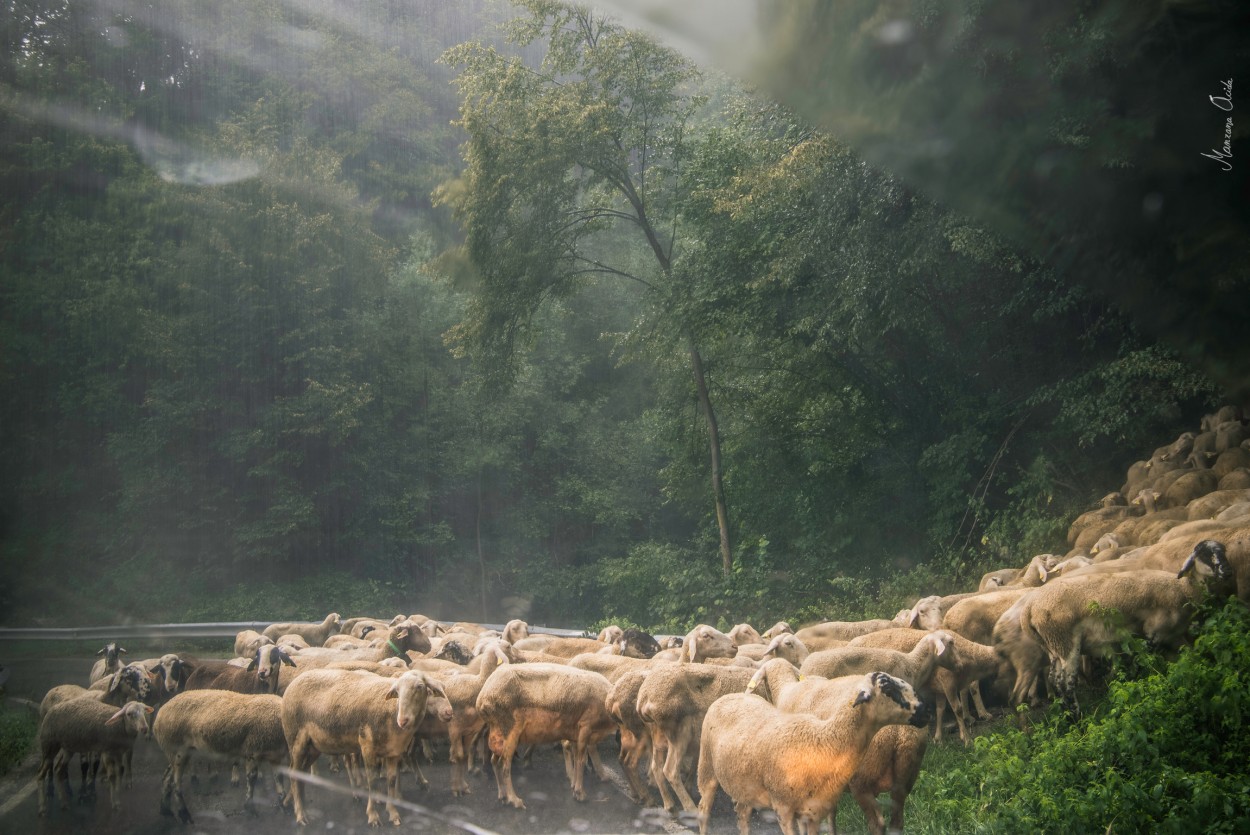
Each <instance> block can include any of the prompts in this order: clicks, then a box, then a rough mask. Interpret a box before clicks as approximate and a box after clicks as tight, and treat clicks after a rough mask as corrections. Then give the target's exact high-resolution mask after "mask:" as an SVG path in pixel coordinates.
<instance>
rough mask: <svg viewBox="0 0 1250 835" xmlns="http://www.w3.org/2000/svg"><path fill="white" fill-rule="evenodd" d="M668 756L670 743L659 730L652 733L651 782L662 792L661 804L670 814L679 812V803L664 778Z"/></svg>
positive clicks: (655, 729)
mask: <svg viewBox="0 0 1250 835" xmlns="http://www.w3.org/2000/svg"><path fill="white" fill-rule="evenodd" d="M667 756H668V742H667V740H666V739H665V738H664V736H663V733H662V732H661V731H660V730H659V729H658V728H652V731H651V782H653V783H655V787H656V789H658V790H659V792H660V802H661V803H663V804H664V808H665V809H666V810H668V811H669V812H676V811H677V801H676V800H674V799H673V793H672V791H671V790H670V789H669V785H668V780H666V779H665V777H664V761H665V759H666V758H667Z"/></svg>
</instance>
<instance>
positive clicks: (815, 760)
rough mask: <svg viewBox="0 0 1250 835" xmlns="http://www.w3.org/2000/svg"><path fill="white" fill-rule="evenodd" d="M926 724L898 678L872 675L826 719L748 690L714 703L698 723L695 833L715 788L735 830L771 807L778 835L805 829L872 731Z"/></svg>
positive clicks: (827, 806) (824, 809)
mask: <svg viewBox="0 0 1250 835" xmlns="http://www.w3.org/2000/svg"><path fill="white" fill-rule="evenodd" d="M925 721H927V717H926V716H925V711H924V705H923V703H922V702H921V701H920V699H919V698H917V696H916V694H915V691H914V690H913V689H912V687H911V685H909V684H908V683H907V682H905V681H900V680H898V679H896V678H892V677H891V676H888V675H886V674H885V673H872V674H870V675H867V676H864V677H863V683H862V686H861V687H860V689H859V691H858V692H857V694H856V696H855V697H854V699H853V700H851V701H850V702H849V703H848V704H847V705H846V706H845V708H844V709H843V710H841V711H839V712H838V713H836V714H835V715H834V716H833V718H831V719H827V720H821V719H817V718H816V717H815V716H809V715H804V714H792V713H783V712H782V711H780V710H778V709H777V708H776V707H774V706H773V705H771V704H769V703H768V702H767V701H766V700H764V699H762V698H760V697H758V696H755V695H753V694H749V693H739V694H733V695H729V696H725V697H724V698H722V699H719V700H718V701H716V702H715V703H714V704H713V705H712V706H711V707H710V708H709V709H708V712H707V715H706V717H705V719H704V721H703V730H702V741H701V743H700V749H699V770H698V785H699V792H700V795H701V800H700V804H699V831H700V833H701V835H706V833H707V826H708V819H709V817H710V815H711V810H712V803H713V801H714V800H715V797H716V789H717V788H718V787H719V788H723V789H724V790H725V793H726V794H728V795H729V797H730V798H731V799H732V800H733V802H734V809H735V811H736V812H737V814H738V829H739V832H741V833H743V835H745V833H747V832H748V831H749V818H750V815H751V811H752V810H753V809H757V808H765V807H771V808H772V809H773V810H774V811H775V812H776V813H777V817H778V819H779V823H780V824H781V830H782V832H784V833H785V835H794V825H795V821H796V820H798V821H799V824H800V827H801V828H802V830H803V831H804V832H815V830H816V826H817V825H818V824H819V822H820V821H821V820H822V819H824V818H825V817H826V816H828V815H829V813H830V812H831V811H832V809H833V808H834V807H835V806H836V804H837V802H838V799H839V797H840V796H841V795H842V792H843V791H844V790H845V789H846V786H847V784H848V783H849V782H850V780H851V777H852V775H853V774H854V773H855V770H856V768H857V767H858V765H859V762H860V760H861V759H862V757H863V755H864V752H865V751H866V750H867V748H868V745H869V743H870V742H871V740H872V738H873V736H875V735H876V733H877V731H879V730H880V729H881V728H883V727H885V726H886V725H889V724H906V723H915V724H920V725H923V724H924V723H925Z"/></svg>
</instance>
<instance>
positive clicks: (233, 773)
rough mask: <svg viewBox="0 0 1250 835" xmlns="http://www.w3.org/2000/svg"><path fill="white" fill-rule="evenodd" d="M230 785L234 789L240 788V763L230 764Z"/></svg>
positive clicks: (236, 761)
mask: <svg viewBox="0 0 1250 835" xmlns="http://www.w3.org/2000/svg"><path fill="white" fill-rule="evenodd" d="M230 785H231V786H233V787H234V788H236V789H237V788H238V787H239V761H238V760H233V761H232V762H231V763H230Z"/></svg>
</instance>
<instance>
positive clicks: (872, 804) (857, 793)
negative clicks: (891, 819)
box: [829, 786, 897, 835]
mask: <svg viewBox="0 0 1250 835" xmlns="http://www.w3.org/2000/svg"><path fill="white" fill-rule="evenodd" d="M875 788H876V786H859V787H857V788H852V789H851V795H852V796H853V797H854V798H855V802H856V803H858V804H859V808H861V809H863V810H864V822H865V823H866V824H868V832H869V835H882V833H884V832H885V816H883V815H882V814H881V805H880V804H879V803H877V796H876V795H875V794H873V791H872V790H873V789H875ZM890 797H894V795H893V793H891V794H890ZM896 803H897V801H896ZM837 818H838V807H837V806H834V807H833V809H832V810H831V811H830V812H829V821H830V824H831V827H832V830H833V835H838V822H837Z"/></svg>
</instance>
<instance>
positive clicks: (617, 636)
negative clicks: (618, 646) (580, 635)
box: [596, 623, 625, 644]
mask: <svg viewBox="0 0 1250 835" xmlns="http://www.w3.org/2000/svg"><path fill="white" fill-rule="evenodd" d="M624 634H625V630H624V629H621V628H620V627H619V626H617V625H616V624H615V623H614V624H612V625H610V626H605V627H603V629H601V630H599V637H598V638H597V639H596V640H600V641H603V642H604V643H605V644H615V643H617V642H618V641H620V640H621V636H623V635H624Z"/></svg>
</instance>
